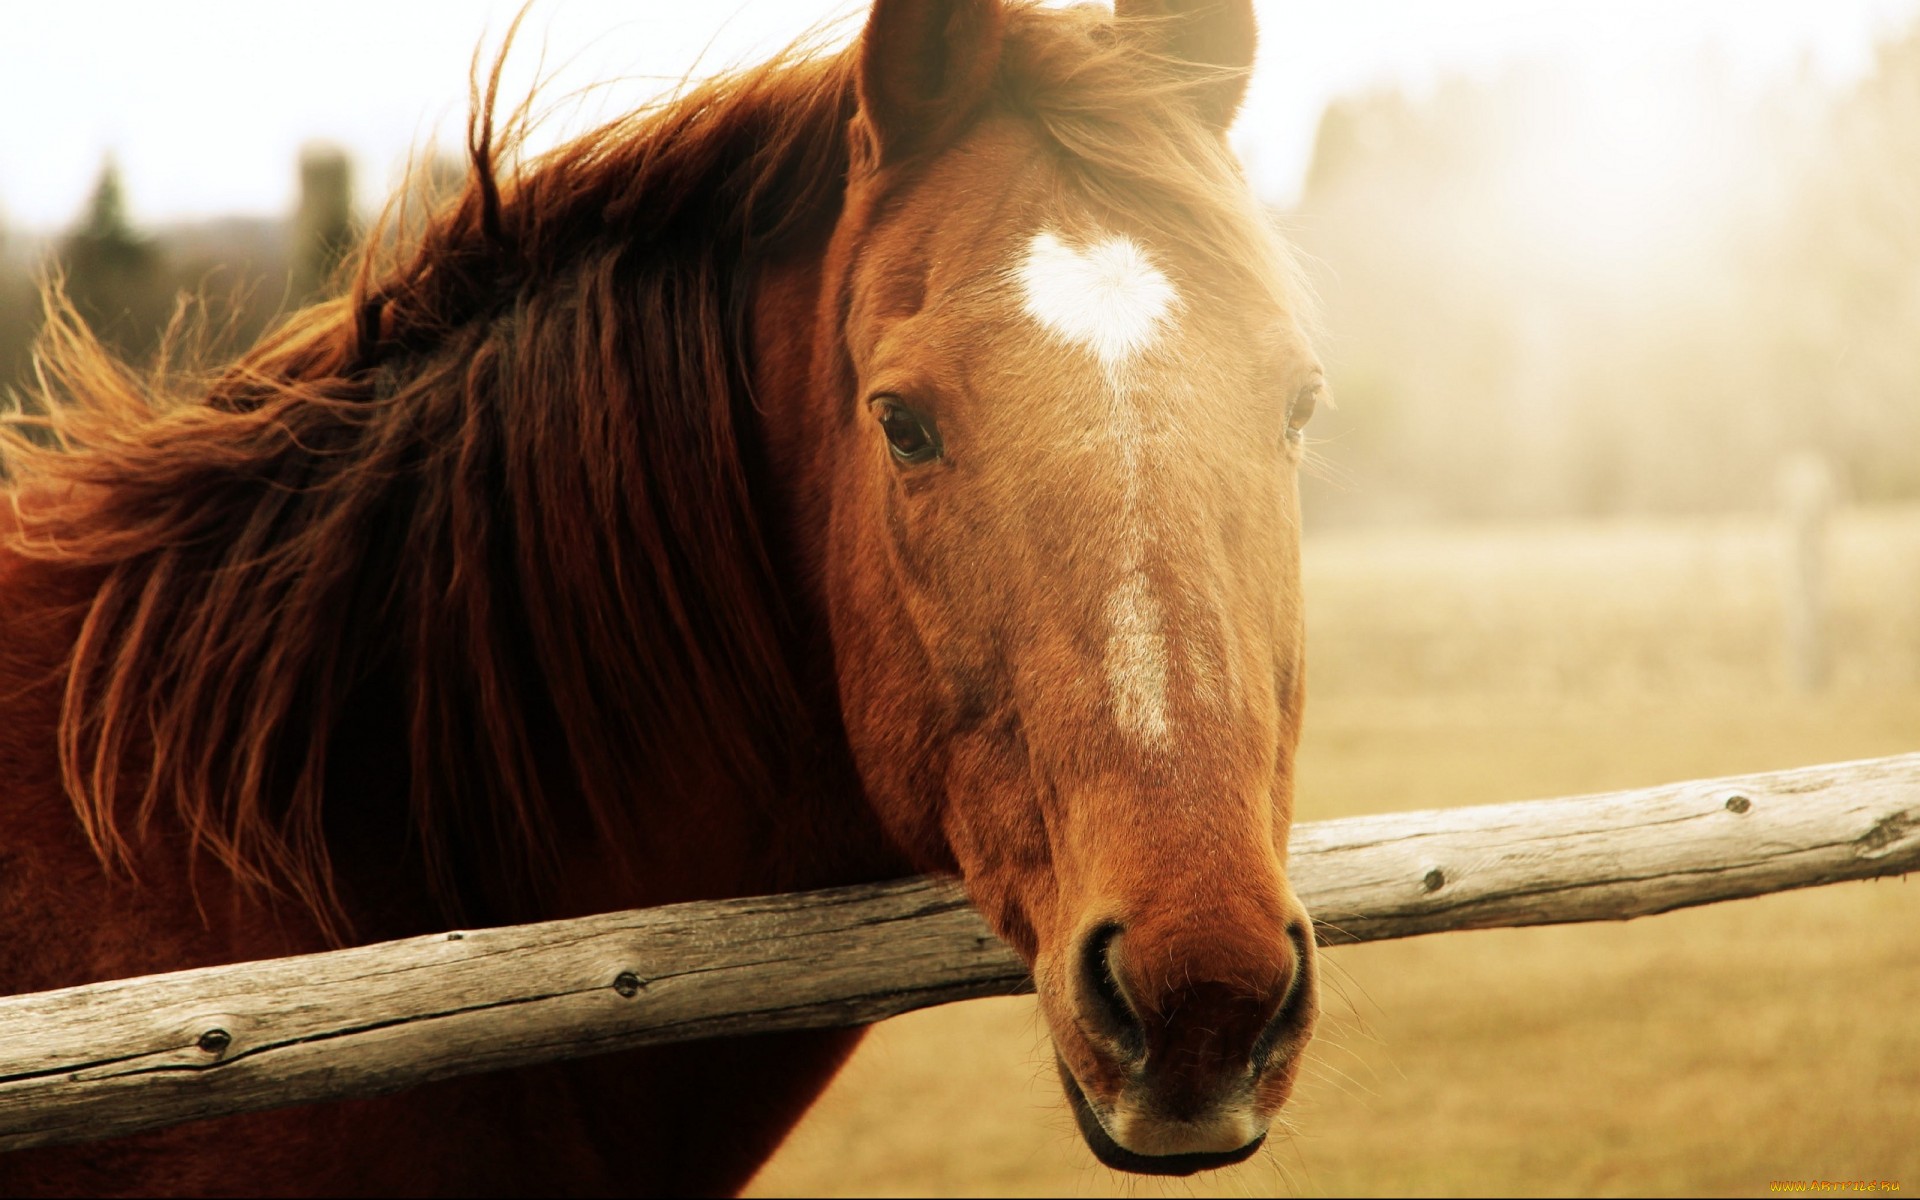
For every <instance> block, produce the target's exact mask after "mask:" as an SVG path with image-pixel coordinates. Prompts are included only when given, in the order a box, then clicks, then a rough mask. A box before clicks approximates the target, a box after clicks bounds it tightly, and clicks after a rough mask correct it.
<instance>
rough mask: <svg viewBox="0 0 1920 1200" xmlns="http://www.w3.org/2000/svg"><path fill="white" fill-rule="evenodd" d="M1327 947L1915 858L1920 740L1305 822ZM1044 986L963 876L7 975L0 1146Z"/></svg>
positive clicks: (1776, 886) (1305, 878) (1763, 887)
mask: <svg viewBox="0 0 1920 1200" xmlns="http://www.w3.org/2000/svg"><path fill="white" fill-rule="evenodd" d="M1292 858H1293V865H1292V870H1291V875H1292V878H1293V880H1294V883H1295V886H1296V887H1297V888H1298V889H1299V891H1300V894H1301V897H1302V898H1303V899H1304V900H1305V901H1306V903H1307V906H1308V907H1309V908H1310V909H1311V910H1312V911H1313V912H1314V913H1315V914H1316V918H1317V920H1318V925H1319V928H1318V932H1319V936H1320V940H1321V941H1322V942H1323V943H1325V944H1329V945H1338V944H1341V943H1345V942H1361V941H1371V940H1376V939H1381V938H1396V937H1408V936H1411V935H1414V934H1421V933H1434V932H1439V931H1442V930H1459V929H1483V928H1489V927H1494V926H1509V925H1536V924H1551V923H1557V922H1567V921H1598V920H1622V919H1626V918H1629V917H1638V916H1645V915H1647V914H1650V913H1658V912H1665V911H1667V910H1669V909H1674V908H1681V907H1684V906H1687V905H1694V904H1707V903H1712V902H1714V901H1718V900H1731V899H1735V898H1738V897H1743V896H1754V895H1759V894H1762V893H1765V892H1776V891H1784V890H1786V889H1789V888H1798V887H1810V886H1813V885H1816V884H1824V883H1833V882H1837V881H1840V880H1846V879H1865V878H1869V877H1872V876H1880V875H1893V874H1900V873H1904V872H1907V871H1911V870H1914V869H1916V868H1920V754H1908V755H1902V756H1899V757H1894V758H1882V759H1873V760H1869V761H1865V762H1855V763H1841V764H1836V765H1832V766H1823V767H1809V768H1806V769H1803V770H1795V771H1781V772H1775V773H1772V774H1764V775H1749V776H1743V777H1739V778H1731V779H1712V780H1704V781H1699V782H1694V783H1683V784H1676V785H1673V786H1670V787H1660V788H1649V789H1645V790H1641V791H1631V792H1618V793H1611V794H1606V795H1598V796H1585V797H1578V798H1573V799H1564V800H1543V801H1532V802H1528V803H1521V804H1501V805H1491V806H1487V807H1480V808H1458V809H1446V810H1437V811H1431V812H1415V813H1392V814H1387V815H1382V816H1375V817H1352V818H1348V819H1345V820H1338V821H1314V822H1307V823H1304V824H1301V825H1299V826H1298V827H1296V829H1295V830H1294V835H1293V849H1292ZM1028 987H1029V984H1028V981H1027V976H1026V970H1025V968H1024V967H1023V966H1022V965H1021V963H1020V962H1019V961H1018V960H1017V959H1016V958H1015V957H1014V956H1013V955H1012V954H1011V953H1010V952H1009V951H1008V950H1007V949H1006V947H1005V946H1003V945H1002V944H1001V943H1000V942H999V941H998V940H997V939H995V938H994V937H993V935H992V934H991V933H990V932H988V930H987V928H986V926H985V925H984V924H983V923H982V921H981V920H980V918H979V916H978V915H977V914H976V913H975V912H974V911H973V909H972V908H971V907H969V906H968V904H967V902H966V900H965V899H964V898H963V897H962V896H961V894H960V892H959V891H958V890H957V889H956V888H955V887H954V886H953V885H952V884H950V883H945V882H940V881H936V880H930V879H908V880H901V881H897V882H893V883H885V884H876V885H871V886H864V887H851V888H840V889H836V890H833V891H825V892H815V893H810V894H806V895H791V896H771V897H764V898H757V899H747V900H731V901H721V902H716V903H698V904H680V905H673V906H670V907H666V908H656V909H646V910H640V911H635V912H623V913H612V914H608V915H605V916H597V917H587V918H583V919H580V920H573V921H556V922H550V923H546V924H540V925H522V926H516V927H511V928H502V929H484V930H474V931H469V932H463V933H447V934H437V935H433V936H429V937H418V938H410V939H407V940H404V941H397V942H387V943H384V944H381V945H374V946H361V947H356V948H353V949H348V950H339V951H334V952H331V953H326V954H313V955H306V956H303V957H299V958H285V959H276V960H272V961H267V962H253V963H241V964H237V965H234V966H225V967H212V968H206V969H201V970H193V971H181V972H176V973H173V974H167V975H154V976H148V977H146V978H142V979H123V980H116V981H113V982H110V983H99V984H91V985H88V986H84V987H74V988H65V989H62V990H60V991H54V992H42V993H38V994H35V995H28V996H14V997H10V998H6V999H0V1150H10V1149H19V1148H22V1147H26V1146H35V1145H42V1144H47V1143H53V1142H63V1141H81V1140H88V1139H94V1138H103V1137H110V1136H113V1135H116V1134H124V1133H131V1132H134V1131H136V1130H141V1129H151V1128H155V1127H158V1126H163V1125H170V1124H174V1123H177V1122H181V1121H188V1120H192V1119H195V1118H199V1117H209V1116H216V1115H221V1114H225V1113H235V1112H246V1111H251V1110H254V1109H262V1108H272V1107H277V1106H280V1105H285V1104H297V1103H305V1102H311V1101H318V1100H331V1099H339V1098H344V1097H349V1096H364V1095H370V1094H373V1093H377V1092H386V1091H392V1090H395V1089H399V1088H405V1087H410V1086H413V1085H415V1084H419V1083H424V1082H427V1081H429V1080H434V1079H443V1078H447V1077H449V1076H454V1075H463V1074H468V1073H471V1072H477V1071H489V1070H494V1069H497V1068H501V1067H510V1066H519V1065H525V1064H530V1063H537V1062H548V1061H552V1060H556V1059H562V1058H571V1057H576V1056H581V1055H588V1054H595V1053H600V1052H604V1051H609V1050H618V1049H623V1048H627V1047H634V1046H645V1045H650V1044H654V1043H659V1042H671V1041H682V1040H688V1039H693V1038H704V1037H713V1036H717V1035H723V1034H741V1033H754V1032H767V1031H772V1030H782V1029H801V1028H814V1027H823V1026H835V1025H848V1024H855V1023H861V1022H868V1021H874V1020H878V1019H880V1018H882V1017H887V1016H891V1015H893V1014H896V1013H901V1012H906V1011H908V1010H909V1009H914V1008H920V1007H924V1006H926V1005H931V1004H940V1003H943V1002H946V1001H949V1000H960V999H965V998H969V997H975V996H988V995H998V994H1007V993H1013V992H1019V991H1023V990H1026V989H1027V988H1028Z"/></svg>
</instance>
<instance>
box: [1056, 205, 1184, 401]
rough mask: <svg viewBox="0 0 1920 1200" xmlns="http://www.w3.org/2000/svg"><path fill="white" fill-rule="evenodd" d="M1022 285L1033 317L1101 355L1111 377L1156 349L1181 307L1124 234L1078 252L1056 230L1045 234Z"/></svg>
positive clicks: (1168, 285)
mask: <svg viewBox="0 0 1920 1200" xmlns="http://www.w3.org/2000/svg"><path fill="white" fill-rule="evenodd" d="M1020 284H1021V287H1022V288H1023V289H1024V291H1025V293H1026V295H1025V301H1026V309H1027V312H1028V314H1029V315H1031V316H1032V317H1033V318H1034V319H1035V320H1037V321H1039V322H1040V323H1041V324H1042V325H1044V326H1046V327H1047V328H1048V329H1050V330H1052V331H1053V332H1054V333H1057V334H1059V335H1060V336H1061V337H1063V338H1065V339H1067V340H1068V341H1070V342H1073V343H1075V344H1077V345H1081V346H1085V347H1086V348H1087V349H1089V350H1091V351H1093V353H1094V356H1095V357H1096V358H1098V359H1099V360H1100V365H1101V366H1102V367H1104V368H1106V369H1107V370H1108V371H1109V372H1111V371H1114V370H1116V369H1118V368H1119V367H1120V366H1122V365H1123V364H1125V363H1126V361H1127V360H1128V359H1130V358H1132V357H1133V356H1134V355H1136V354H1138V353H1140V352H1141V351H1142V350H1145V349H1146V348H1147V347H1149V346H1151V345H1153V343H1154V341H1155V339H1157V338H1158V337H1159V334H1160V328H1161V326H1162V325H1163V324H1164V323H1165V321H1166V319H1167V315H1168V314H1169V313H1170V312H1172V311H1173V310H1174V309H1175V308H1176V307H1177V306H1178V305H1179V303H1180V294H1179V292H1178V291H1176V290H1175V288H1174V286H1173V284H1172V283H1170V282H1168V280H1167V277H1166V276H1165V275H1163V274H1161V273H1160V269H1159V268H1158V267H1156V266H1154V265H1153V261H1152V260H1151V259H1149V258H1148V257H1147V252H1146V251H1144V250H1142V249H1141V248H1140V247H1139V246H1138V245H1137V244H1136V243H1135V242H1134V241H1133V239H1131V238H1127V237H1121V236H1111V237H1105V238H1102V239H1100V240H1099V241H1097V242H1094V243H1093V244H1092V245H1089V246H1088V247H1086V248H1085V249H1076V248H1075V247H1073V246H1069V245H1067V244H1066V243H1065V242H1063V241H1061V240H1060V239H1059V238H1058V237H1057V236H1055V235H1054V234H1053V233H1052V232H1051V231H1048V232H1043V233H1037V234H1035V235H1034V237H1033V241H1032V242H1031V243H1030V244H1029V245H1028V247H1027V258H1026V261H1025V262H1023V263H1021V264H1020Z"/></svg>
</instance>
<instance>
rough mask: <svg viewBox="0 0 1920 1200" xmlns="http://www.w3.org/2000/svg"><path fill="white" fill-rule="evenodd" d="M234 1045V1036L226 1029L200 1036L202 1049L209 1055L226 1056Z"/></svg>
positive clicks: (207, 1032)
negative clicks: (227, 1051)
mask: <svg viewBox="0 0 1920 1200" xmlns="http://www.w3.org/2000/svg"><path fill="white" fill-rule="evenodd" d="M231 1045H233V1035H232V1034H230V1033H228V1032H227V1031H226V1030H224V1029H209V1030H207V1031H206V1032H205V1033H203V1034H201V1035H200V1049H202V1050H204V1051H206V1052H207V1053H208V1054H224V1053H226V1049H227V1047H228V1046H231Z"/></svg>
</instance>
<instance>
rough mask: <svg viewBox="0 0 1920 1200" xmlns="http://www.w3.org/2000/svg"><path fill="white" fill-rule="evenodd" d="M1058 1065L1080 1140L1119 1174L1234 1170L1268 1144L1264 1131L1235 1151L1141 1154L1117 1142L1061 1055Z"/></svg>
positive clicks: (1056, 1061) (1058, 1058)
mask: <svg viewBox="0 0 1920 1200" xmlns="http://www.w3.org/2000/svg"><path fill="white" fill-rule="evenodd" d="M1054 1063H1055V1064H1056V1065H1057V1066H1058V1067H1059V1068H1060V1085H1061V1086H1062V1087H1064V1088H1065V1089H1066V1092H1067V1101H1068V1103H1069V1104H1071V1105H1072V1107H1073V1119H1074V1122H1075V1123H1076V1124H1078V1125H1079V1126H1080V1136H1081V1137H1083V1138H1085V1139H1086V1141H1087V1148H1088V1149H1089V1150H1092V1151H1093V1156H1094V1157H1095V1158H1097V1159H1099V1160H1100V1161H1101V1162H1102V1163H1104V1164H1105V1165H1107V1166H1109V1167H1112V1168H1113V1169H1114V1170H1116V1171H1130V1172H1132V1173H1133V1174H1135V1175H1192V1174H1195V1173H1196V1172H1199V1171H1211V1170H1213V1169H1214V1168H1216V1167H1231V1166H1233V1165H1234V1164H1235V1163H1242V1162H1245V1161H1247V1159H1249V1158H1251V1157H1252V1156H1253V1154H1254V1152H1255V1151H1257V1150H1258V1149H1260V1147H1261V1146H1263V1145H1265V1144H1266V1141H1267V1135H1266V1132H1265V1131H1264V1130H1263V1131H1262V1132H1261V1133H1260V1134H1259V1135H1258V1136H1256V1137H1255V1138H1254V1139H1253V1140H1252V1141H1250V1142H1248V1143H1247V1144H1246V1145H1244V1146H1241V1147H1239V1148H1238V1149H1235V1150H1202V1151H1188V1152H1185V1153H1179V1154H1139V1153H1136V1152H1134V1151H1132V1150H1129V1149H1127V1148H1126V1147H1125V1146H1122V1145H1121V1144H1120V1143H1119V1142H1116V1141H1114V1140H1113V1135H1112V1134H1110V1133H1108V1132H1107V1127H1106V1126H1105V1125H1104V1124H1102V1123H1101V1121H1100V1117H1099V1114H1097V1113H1095V1112H1094V1111H1093V1105H1092V1104H1091V1103H1089V1102H1088V1100H1087V1094H1086V1092H1084V1091H1082V1090H1081V1088H1080V1082H1079V1081H1078V1080H1076V1079H1075V1078H1074V1077H1073V1072H1072V1071H1070V1070H1068V1069H1067V1064H1066V1063H1065V1062H1064V1061H1062V1060H1061V1059H1060V1057H1059V1056H1058V1055H1055V1056H1054Z"/></svg>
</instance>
